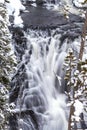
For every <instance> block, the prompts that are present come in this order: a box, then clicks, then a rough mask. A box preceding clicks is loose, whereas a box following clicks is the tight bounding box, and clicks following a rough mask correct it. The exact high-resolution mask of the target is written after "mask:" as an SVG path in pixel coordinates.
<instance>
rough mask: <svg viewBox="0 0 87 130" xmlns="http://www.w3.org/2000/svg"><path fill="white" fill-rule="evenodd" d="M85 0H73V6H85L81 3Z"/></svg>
mask: <svg viewBox="0 0 87 130" xmlns="http://www.w3.org/2000/svg"><path fill="white" fill-rule="evenodd" d="M84 1H85V0H74V1H73V3H74V4H75V6H77V7H84V6H87V5H86V4H83V3H84Z"/></svg>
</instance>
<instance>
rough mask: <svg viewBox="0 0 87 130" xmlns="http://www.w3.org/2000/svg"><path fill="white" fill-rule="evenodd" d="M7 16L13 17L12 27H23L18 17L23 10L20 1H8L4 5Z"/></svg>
mask: <svg viewBox="0 0 87 130" xmlns="http://www.w3.org/2000/svg"><path fill="white" fill-rule="evenodd" d="M6 7H7V10H8V14H9V15H13V16H14V25H15V26H20V27H23V20H22V19H21V16H20V10H23V11H24V10H25V7H24V6H23V5H22V3H21V2H20V0H10V3H7V4H6Z"/></svg>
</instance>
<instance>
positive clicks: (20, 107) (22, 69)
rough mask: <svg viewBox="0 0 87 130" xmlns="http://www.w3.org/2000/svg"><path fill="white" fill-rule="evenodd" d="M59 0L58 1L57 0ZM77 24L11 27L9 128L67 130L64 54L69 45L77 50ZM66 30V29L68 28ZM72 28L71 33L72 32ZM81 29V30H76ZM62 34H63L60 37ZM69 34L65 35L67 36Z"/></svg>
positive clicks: (21, 129)
mask: <svg viewBox="0 0 87 130" xmlns="http://www.w3.org/2000/svg"><path fill="white" fill-rule="evenodd" d="M58 2H59V1H58ZM78 25H79V26H77V25H76V26H77V27H76V26H75V27H74V28H73V27H71V25H69V26H66V25H65V26H64V25H63V26H64V27H65V28H67V27H69V28H70V27H71V28H70V29H71V30H69V29H66V30H68V31H67V33H65V32H64V30H63V27H62V26H61V27H60V28H56V29H52V30H51V29H45V30H40V29H36V30H33V29H27V30H26V31H23V30H22V31H20V30H21V29H19V28H18V30H15V32H16V33H13V46H14V49H15V54H16V56H17V60H18V61H19V63H18V66H17V71H16V73H15V74H14V76H13V78H12V83H11V86H12V90H11V92H10V102H14V103H15V109H14V111H13V113H14V114H13V115H12V116H11V117H10V130H67V129H68V113H69V111H68V108H67V105H66V104H67V97H66V96H65V94H64V91H67V87H66V83H65V81H64V76H65V71H64V70H63V63H64V58H65V56H66V54H67V51H68V49H69V48H70V47H71V48H72V49H75V50H76V51H75V53H76V52H77V51H78V47H77V46H78V45H77V44H78V43H79V39H78V40H77V41H74V40H73V41H72V38H71V39H70V37H73V38H76V36H77V37H78V36H79V33H78V35H76V34H77V29H78V31H79V28H80V24H79V21H78ZM69 31H70V32H69ZM73 31H74V32H76V34H75V36H74V35H73V34H74V33H72V32H73ZM79 32H81V31H79ZM62 35H65V36H64V37H65V38H63V39H62V38H61V36H62ZM68 36H69V38H67V37H68Z"/></svg>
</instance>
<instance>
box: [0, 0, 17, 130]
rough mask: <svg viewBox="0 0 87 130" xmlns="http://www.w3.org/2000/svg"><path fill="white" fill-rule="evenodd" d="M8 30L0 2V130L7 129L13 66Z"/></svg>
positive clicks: (5, 13)
mask: <svg viewBox="0 0 87 130" xmlns="http://www.w3.org/2000/svg"><path fill="white" fill-rule="evenodd" d="M10 37H11V36H10V33H9V30H8V15H7V10H6V6H5V1H4V0H2V1H0V130H5V129H7V126H8V125H7V123H8V122H7V120H8V119H7V115H8V113H9V104H8V92H9V84H10V80H11V78H10V77H11V74H12V71H13V68H14V65H15V62H14V58H13V57H14V53H13V52H12V51H11V38H10Z"/></svg>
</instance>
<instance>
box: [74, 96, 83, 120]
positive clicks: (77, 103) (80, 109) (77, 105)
mask: <svg viewBox="0 0 87 130" xmlns="http://www.w3.org/2000/svg"><path fill="white" fill-rule="evenodd" d="M74 107H75V112H74V115H75V119H76V120H77V121H78V119H79V115H80V114H81V113H82V112H83V104H82V103H81V102H80V101H79V100H78V99H77V100H75V103H74Z"/></svg>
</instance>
